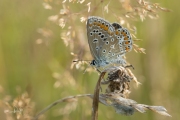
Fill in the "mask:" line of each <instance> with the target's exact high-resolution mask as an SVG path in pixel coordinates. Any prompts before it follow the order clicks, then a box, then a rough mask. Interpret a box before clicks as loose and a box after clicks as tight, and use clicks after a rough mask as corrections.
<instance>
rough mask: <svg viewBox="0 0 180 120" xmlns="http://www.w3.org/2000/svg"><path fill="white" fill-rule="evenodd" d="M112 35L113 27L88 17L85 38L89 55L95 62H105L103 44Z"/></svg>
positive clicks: (104, 21)
mask: <svg viewBox="0 0 180 120" xmlns="http://www.w3.org/2000/svg"><path fill="white" fill-rule="evenodd" d="M112 33H114V27H113V26H112V25H111V24H110V23H109V22H108V21H106V20H104V19H102V18H99V17H89V18H88V20H87V36H88V43H89V47H90V50H91V54H92V56H93V58H94V59H95V60H97V61H98V60H99V61H105V60H106V56H105V54H106V48H105V47H104V46H105V44H107V43H108V41H107V39H108V38H109V37H110V36H112Z"/></svg>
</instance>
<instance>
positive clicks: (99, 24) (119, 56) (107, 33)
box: [87, 16, 132, 68]
mask: <svg viewBox="0 0 180 120" xmlns="http://www.w3.org/2000/svg"><path fill="white" fill-rule="evenodd" d="M87 36H88V43H89V47H90V51H91V54H92V56H93V58H94V60H92V62H91V65H93V66H95V67H96V68H99V67H105V66H108V65H111V64H120V65H124V64H126V61H125V59H124V58H123V56H124V55H125V53H127V52H129V51H130V50H131V49H132V39H131V35H130V33H129V31H128V30H127V29H126V28H123V27H122V26H120V25H119V24H118V23H113V24H111V23H110V22H108V21H106V20H104V19H103V18H100V17H95V16H92V17H89V18H88V20H87Z"/></svg>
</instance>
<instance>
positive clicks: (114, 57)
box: [102, 23, 132, 64]
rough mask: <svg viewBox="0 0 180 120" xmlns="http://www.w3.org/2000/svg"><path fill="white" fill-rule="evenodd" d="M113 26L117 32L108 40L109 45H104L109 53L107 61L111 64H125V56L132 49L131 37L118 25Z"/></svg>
mask: <svg viewBox="0 0 180 120" xmlns="http://www.w3.org/2000/svg"><path fill="white" fill-rule="evenodd" d="M112 26H113V27H114V29H115V31H114V33H113V35H112V37H109V38H108V39H107V41H109V44H106V46H105V45H104V47H105V48H106V50H107V52H108V53H107V54H106V57H105V59H106V60H107V61H109V62H110V63H117V64H125V60H124V59H123V56H124V55H125V53H127V52H129V51H131V49H132V39H131V35H130V33H129V31H128V30H127V29H126V28H123V27H122V26H121V25H119V24H118V23H113V24H112ZM104 47H103V48H104ZM103 48H102V49H103Z"/></svg>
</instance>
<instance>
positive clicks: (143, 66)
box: [0, 0, 180, 120]
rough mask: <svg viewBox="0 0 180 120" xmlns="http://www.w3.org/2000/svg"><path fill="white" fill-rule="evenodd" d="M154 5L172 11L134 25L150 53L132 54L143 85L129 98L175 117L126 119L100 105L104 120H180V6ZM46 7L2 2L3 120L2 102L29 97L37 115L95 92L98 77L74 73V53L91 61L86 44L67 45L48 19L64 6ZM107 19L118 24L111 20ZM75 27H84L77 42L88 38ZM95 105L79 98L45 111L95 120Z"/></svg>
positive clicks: (35, 0)
mask: <svg viewBox="0 0 180 120" xmlns="http://www.w3.org/2000/svg"><path fill="white" fill-rule="evenodd" d="M153 1H154V2H158V3H160V5H161V6H162V7H166V8H169V9H171V10H172V11H173V12H160V13H159V16H160V17H159V19H157V20H152V19H149V18H147V19H146V20H145V21H144V22H141V21H140V20H139V21H136V22H134V26H136V27H137V38H140V39H142V41H140V42H137V43H136V44H138V45H139V46H140V47H143V48H145V49H146V54H141V53H136V52H134V51H132V52H130V53H128V54H127V60H128V61H129V62H130V63H131V64H132V65H134V67H135V70H133V71H132V72H133V73H134V74H135V76H136V77H137V79H138V81H139V82H141V83H142V85H140V86H139V87H138V88H137V87H136V86H135V85H134V84H133V83H131V91H132V93H131V94H130V99H133V100H135V101H137V102H138V103H142V104H148V105H161V106H164V107H165V108H166V109H167V110H168V113H169V114H171V115H172V118H169V117H165V116H161V115H159V114H157V113H154V112H151V111H148V112H147V113H145V114H141V113H138V112H136V113H135V114H134V115H133V116H123V115H119V114H116V113H115V111H114V109H113V108H111V107H105V106H103V105H100V109H99V120H107V119H113V120H121V119H123V120H132V119H142V120H157V119H158V120H169V119H171V120H178V119H179V118H180V115H179V109H180V99H179V98H180V94H179V91H180V80H179V78H180V74H179V71H180V50H179V48H180V40H179V37H180V27H179V21H180V7H179V3H180V2H178V1H175V0H173V1H168V0H164V1H160V0H159V1H155V0H153ZM43 2H44V1H43V0H31V1H27V0H15V1H7V0H1V1H0V8H1V10H0V100H1V104H0V119H6V115H5V114H4V108H5V107H3V102H4V101H5V100H7V96H8V97H9V99H8V100H9V101H8V102H9V103H10V104H11V103H12V101H13V99H15V98H17V97H18V96H20V95H21V94H22V93H24V92H28V94H29V97H30V98H31V101H32V102H33V103H35V108H34V111H33V113H34V114H37V112H38V111H40V110H42V109H43V108H44V107H46V106H47V105H49V104H50V103H52V102H53V101H55V100H57V99H60V98H63V97H67V96H70V95H77V94H85V93H93V90H94V87H95V84H96V81H97V78H98V74H97V73H95V72H91V73H88V72H86V73H85V74H83V72H84V71H83V70H82V69H75V68H73V69H71V68H70V66H71V64H72V60H73V59H74V57H73V56H72V55H71V54H70V53H71V52H73V53H75V54H83V56H90V52H89V48H88V46H87V44H88V43H87V39H81V40H78V41H74V42H73V44H72V43H71V45H69V46H66V45H65V44H64V41H63V40H62V39H61V36H60V35H61V32H63V29H62V28H61V27H59V26H58V25H57V24H54V23H52V22H49V21H48V20H47V19H48V17H49V16H51V15H54V14H56V13H55V11H56V12H59V9H60V8H61V7H62V6H61V5H59V6H58V5H57V6H56V8H58V10H57V9H56V8H54V9H52V10H46V9H44V7H43ZM56 2H57V1H56ZM56 2H55V3H56ZM55 3H54V4H55ZM112 4H113V3H112ZM71 5H72V6H71V7H73V8H75V10H77V11H79V10H81V8H80V7H77V6H78V4H76V3H74V4H71ZM76 5H77V6H76ZM92 15H94V14H92ZM96 15H97V14H96ZM78 19H79V18H78ZM106 19H108V20H109V21H111V22H112V21H113V20H111V19H110V18H108V17H106ZM74 22H75V21H74ZM74 25H75V27H77V28H78V27H79V28H81V29H80V30H81V31H80V32H79V33H81V37H79V38H78V37H76V39H80V38H83V37H84V36H85V38H86V33H85V27H86V26H85V22H84V23H80V22H79V23H77V24H76V23H74ZM76 25H77V26H76ZM66 29H68V28H66ZM76 39H75V40H76ZM78 42H81V43H78ZM73 45H74V46H73ZM83 45H86V47H87V48H86V50H87V51H85V53H81V52H80V50H81V49H83ZM78 48H79V49H78ZM84 58H86V57H84ZM87 58H88V57H87ZM82 59H83V57H82ZM91 104H92V101H91V100H90V99H89V98H80V99H79V100H78V102H77V103H62V104H59V105H56V106H55V107H53V108H52V109H50V110H49V111H48V112H46V113H45V116H44V118H42V119H47V120H50V119H51V120H60V119H62V120H68V119H69V120H71V119H77V120H78V119H82V120H84V119H91ZM12 114H13V113H12Z"/></svg>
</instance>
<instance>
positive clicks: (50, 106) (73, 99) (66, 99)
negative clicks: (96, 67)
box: [33, 94, 92, 120]
mask: <svg viewBox="0 0 180 120" xmlns="http://www.w3.org/2000/svg"><path fill="white" fill-rule="evenodd" d="M87 96H92V95H91V94H83V95H76V96H69V97H65V98H62V99H59V100H57V101H55V102H53V103H52V104H50V105H48V106H47V107H46V108H44V109H43V110H42V111H40V112H39V113H38V114H37V115H36V116H35V117H34V118H33V120H38V118H39V117H40V116H41V115H42V114H44V113H45V112H46V111H48V110H49V109H50V108H52V107H54V106H55V105H57V104H59V103H62V102H74V101H76V99H75V98H78V97H87Z"/></svg>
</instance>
